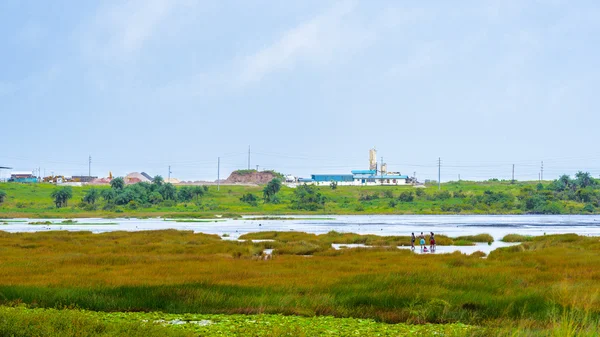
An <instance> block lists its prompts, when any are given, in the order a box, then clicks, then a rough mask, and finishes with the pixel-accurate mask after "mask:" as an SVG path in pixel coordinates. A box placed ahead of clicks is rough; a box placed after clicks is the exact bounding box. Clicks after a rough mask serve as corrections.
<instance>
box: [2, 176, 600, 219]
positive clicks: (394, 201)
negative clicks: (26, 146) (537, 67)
mask: <svg viewBox="0 0 600 337" xmlns="http://www.w3.org/2000/svg"><path fill="white" fill-rule="evenodd" d="M550 185H551V184H550V183H546V184H545V185H544V186H545V188H546V189H548V188H549V186H550ZM90 188H92V187H87V186H86V187H75V188H73V198H72V199H71V200H70V201H69V205H68V206H67V207H63V208H56V207H55V206H54V204H53V201H52V198H51V197H50V194H51V193H52V191H53V190H54V189H56V186H54V185H51V184H33V185H23V184H14V183H8V184H7V183H5V184H0V189H1V190H4V191H5V192H6V198H5V199H6V200H5V201H4V203H2V204H0V218H18V217H30V218H61V217H62V218H71V217H107V218H110V217H113V218H114V217H123V216H130V217H153V216H168V217H208V218H210V217H212V216H214V215H215V214H226V213H232V214H271V215H273V214H278V215H284V214H524V213H547V214H559V213H560V214H589V213H590V212H597V211H598V209H600V208H598V205H597V203H598V201H597V200H600V190H593V189H592V190H590V191H591V192H589V193H588V194H586V195H584V196H582V198H585V200H588V202H584V201H577V200H575V201H574V200H563V199H561V198H562V197H564V193H563V194H560V195H559V194H557V193H556V192H552V191H550V190H546V189H544V190H538V187H537V182H518V183H515V184H511V183H509V182H465V181H463V182H459V183H447V184H443V185H442V191H438V190H437V187H429V188H426V189H416V188H413V187H411V186H375V187H356V186H339V187H338V188H337V189H335V190H333V189H331V188H329V187H327V186H323V187H319V191H320V192H321V193H322V194H323V195H324V196H325V198H326V200H327V201H326V203H325V206H324V208H322V209H318V210H315V211H307V210H302V209H294V208H293V207H292V206H293V205H292V200H293V198H294V189H292V188H287V187H282V189H281V191H280V192H279V193H278V199H279V200H280V203H278V204H265V203H262V201H261V202H259V203H258V204H257V205H256V206H252V205H250V204H247V203H244V202H241V201H240V198H241V197H242V196H243V195H244V194H247V193H252V194H254V195H255V196H257V197H258V198H261V197H262V187H252V186H222V187H221V191H217V190H216V187H214V186H213V187H210V188H209V190H208V192H206V194H205V195H203V196H202V197H201V198H199V200H198V201H190V202H172V201H165V202H162V203H159V204H155V205H153V204H149V203H146V204H139V203H135V204H134V205H116V206H115V207H110V208H106V207H105V206H106V202H105V201H103V200H102V199H99V200H98V201H97V202H96V204H95V205H94V206H93V207H92V208H93V210H90V207H88V206H87V205H86V204H85V203H82V202H81V200H82V198H83V196H84V195H85V193H86V192H87V191H88V190H89V189H90ZM95 188H97V189H100V190H103V189H108V188H109V187H108V186H101V187H95ZM594 193H595V194H594ZM409 195H410V196H409ZM569 197H570V198H571V199H577V195H572V196H569ZM582 200H583V199H582ZM105 208H106V210H104V209H105ZM86 209H87V210H86Z"/></svg>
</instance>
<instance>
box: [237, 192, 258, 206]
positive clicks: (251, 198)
mask: <svg viewBox="0 0 600 337" xmlns="http://www.w3.org/2000/svg"><path fill="white" fill-rule="evenodd" d="M240 201H241V202H245V203H247V204H249V205H251V206H257V205H258V197H256V196H255V195H254V194H252V193H246V194H244V195H243V196H242V197H241V198H240Z"/></svg>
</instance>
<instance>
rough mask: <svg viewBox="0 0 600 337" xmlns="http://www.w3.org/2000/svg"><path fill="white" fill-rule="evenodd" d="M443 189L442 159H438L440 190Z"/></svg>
mask: <svg viewBox="0 0 600 337" xmlns="http://www.w3.org/2000/svg"><path fill="white" fill-rule="evenodd" d="M441 189H442V158H441V157H438V190H441Z"/></svg>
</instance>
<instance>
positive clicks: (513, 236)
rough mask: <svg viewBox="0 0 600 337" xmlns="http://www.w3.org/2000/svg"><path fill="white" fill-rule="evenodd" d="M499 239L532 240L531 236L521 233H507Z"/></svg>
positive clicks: (506, 240) (509, 240)
mask: <svg viewBox="0 0 600 337" xmlns="http://www.w3.org/2000/svg"><path fill="white" fill-rule="evenodd" d="M501 241H504V242H528V241H533V236H530V235H521V234H507V235H505V236H504V237H503V238H502V240H501Z"/></svg>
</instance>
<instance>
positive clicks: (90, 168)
mask: <svg viewBox="0 0 600 337" xmlns="http://www.w3.org/2000/svg"><path fill="white" fill-rule="evenodd" d="M91 176H92V156H91V155H90V157H89V158H88V178H89V177H91Z"/></svg>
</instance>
